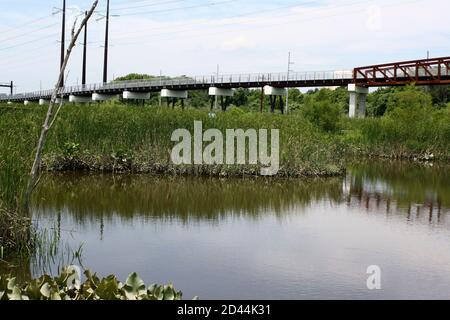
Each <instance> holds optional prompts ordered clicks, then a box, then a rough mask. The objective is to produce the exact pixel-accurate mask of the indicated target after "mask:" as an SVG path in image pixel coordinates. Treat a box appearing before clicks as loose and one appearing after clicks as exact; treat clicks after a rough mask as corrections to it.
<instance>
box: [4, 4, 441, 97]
mask: <svg viewBox="0 0 450 320" xmlns="http://www.w3.org/2000/svg"><path fill="white" fill-rule="evenodd" d="M279 2H280V6H283V3H282V2H281V1H279ZM436 8H439V10H436ZM254 11H257V9H255V10H254ZM448 12H450V1H448V0H428V1H417V0H416V1H413V0H398V1H395V2H393V1H389V0H377V1H375V0H372V1H361V0H360V1H358V0H341V1H338V2H337V1H330V2H327V3H326V4H325V5H322V6H313V7H299V8H294V9H286V10H274V11H273V12H266V13H264V14H259V15H257V14H255V15H249V16H236V17H234V18H215V17H203V18H201V19H191V20H178V21H174V20H172V19H170V20H168V21H164V20H161V19H158V20H153V19H152V17H151V16H134V17H119V18H112V19H111V44H112V45H113V46H112V47H111V50H110V65H109V70H110V77H111V78H112V76H113V74H114V75H115V76H118V75H122V74H126V73H129V72H140V73H150V74H159V72H160V70H162V71H163V73H165V74H169V75H180V74H186V75H210V74H212V73H213V72H214V71H215V70H216V65H217V64H220V67H221V70H222V72H224V73H257V72H284V71H285V70H286V68H287V52H288V51H291V52H292V54H293V59H294V60H295V62H296V65H295V66H294V69H295V71H303V70H343V69H349V68H352V67H355V66H359V65H368V64H372V63H381V62H390V61H396V60H400V61H401V60H405V59H413V58H419V57H423V56H425V54H426V51H427V50H430V52H431V55H432V56H448V55H449V52H450V43H449V42H448V41H446V40H445V39H446V38H448V35H449V31H448V30H449V29H448V22H447V20H448V19H447V13H448ZM89 30H90V33H89V38H90V39H89V41H91V42H94V43H92V44H91V45H90V48H89V52H88V53H89V56H88V65H89V74H88V76H89V78H88V81H89V82H99V81H101V78H102V59H103V53H102V49H101V48H100V46H101V44H102V43H101V42H102V41H103V37H104V21H100V22H94V21H93V22H91V24H90V29H89ZM51 32H58V26H56V27H55V30H52V31H51ZM55 40H56V39H55ZM19 49H20V50H17V51H16V52H1V51H0V70H2V79H0V80H1V81H7V80H10V79H11V80H15V81H17V83H18V84H19V85H20V90H35V89H38V88H39V87H38V86H39V80H40V79H42V80H43V86H44V87H51V86H53V82H54V81H55V78H56V73H57V65H58V61H57V60H58V59H59V58H58V44H57V43H56V41H54V43H53V44H51V45H49V46H48V47H47V48H44V49H42V50H40V51H39V53H35V52H32V51H31V50H23V49H22V48H19ZM15 53H16V55H15ZM6 54H8V56H12V57H9V58H8V60H5V61H6V63H5V62H2V59H1V56H2V55H6ZM34 59H38V60H36V63H33V60H34ZM55 59H56V60H55ZM24 60H26V61H24ZM70 69H71V76H70V79H69V82H71V83H76V79H77V78H79V75H80V74H81V48H77V50H76V51H75V52H74V56H73V60H72V62H71V64H70Z"/></svg>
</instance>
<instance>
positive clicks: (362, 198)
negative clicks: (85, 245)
mask: <svg viewBox="0 0 450 320" xmlns="http://www.w3.org/2000/svg"><path fill="white" fill-rule="evenodd" d="M449 183H450V171H449V170H448V167H440V166H434V167H425V166H423V165H411V164H404V163H389V164H387V163H367V164H359V165H352V166H350V167H349V170H348V173H347V175H346V176H345V177H343V178H331V179H309V180H272V179H261V178H260V179H243V180H242V179H227V180H218V179H209V178H180V177H178V178H167V177H151V176H128V175H126V176H111V175H107V176H98V175H94V176H92V175H67V174H64V175H50V176H47V177H46V178H45V180H44V181H43V183H42V185H41V187H40V189H39V190H38V192H37V197H36V199H35V210H34V211H35V213H34V214H35V218H36V219H39V218H45V219H48V220H54V221H57V220H58V219H57V218H56V215H58V214H65V215H69V216H70V217H71V219H73V220H74V222H76V223H77V224H79V225H81V226H83V225H84V226H85V225H91V224H98V226H99V228H100V229H103V227H104V224H105V220H106V221H108V222H112V221H116V222H117V219H119V221H121V222H127V221H128V222H132V221H133V220H138V221H141V222H146V221H150V220H155V219H157V220H162V221H167V220H169V221H170V220H175V219H176V220H178V221H182V222H183V223H187V224H188V223H192V222H195V221H197V222H198V221H208V222H211V223H219V222H220V221H222V220H224V219H227V218H230V217H234V218H236V217H237V218H239V217H245V218H251V219H260V218H263V217H264V216H267V215H268V214H271V215H275V216H277V217H280V218H281V217H286V216H289V215H292V214H304V213H305V212H308V213H309V212H313V211H314V210H311V209H314V208H315V207H316V206H318V205H320V204H323V203H325V204H331V206H332V207H335V206H342V205H347V206H348V207H350V208H353V209H356V211H358V212H361V213H364V212H368V213H376V214H380V215H387V216H397V217H399V218H402V219H403V218H404V219H405V221H407V222H420V223H430V224H439V225H446V226H447V227H449V228H450V224H449V222H448V221H447V220H446V217H447V215H448V214H449V209H450V186H449Z"/></svg>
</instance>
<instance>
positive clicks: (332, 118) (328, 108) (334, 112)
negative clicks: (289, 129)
mask: <svg viewBox="0 0 450 320" xmlns="http://www.w3.org/2000/svg"><path fill="white" fill-rule="evenodd" d="M302 114H303V116H304V117H305V118H306V119H307V120H309V121H310V122H311V123H313V124H315V125H316V126H318V127H319V128H321V129H322V130H324V131H327V132H335V131H337V130H338V129H339V122H340V118H341V108H340V106H339V105H337V104H334V103H331V102H330V101H327V100H325V101H312V102H309V103H306V104H305V105H304V106H303V108H302Z"/></svg>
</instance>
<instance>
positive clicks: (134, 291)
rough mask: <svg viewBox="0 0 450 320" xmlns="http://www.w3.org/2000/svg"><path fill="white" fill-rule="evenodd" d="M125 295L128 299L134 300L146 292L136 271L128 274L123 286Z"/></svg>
mask: <svg viewBox="0 0 450 320" xmlns="http://www.w3.org/2000/svg"><path fill="white" fill-rule="evenodd" d="M123 290H124V291H125V295H126V296H127V298H129V299H130V300H136V299H137V297H139V296H141V295H143V294H145V293H146V289H145V283H144V281H143V280H142V279H141V278H139V276H138V275H137V273H136V272H134V273H132V274H130V275H129V276H128V278H127V281H126V282H125V285H124V287H123Z"/></svg>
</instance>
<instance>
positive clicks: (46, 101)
mask: <svg viewBox="0 0 450 320" xmlns="http://www.w3.org/2000/svg"><path fill="white" fill-rule="evenodd" d="M49 103H50V100H47V99H39V105H40V106H46V105H48V104H49Z"/></svg>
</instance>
